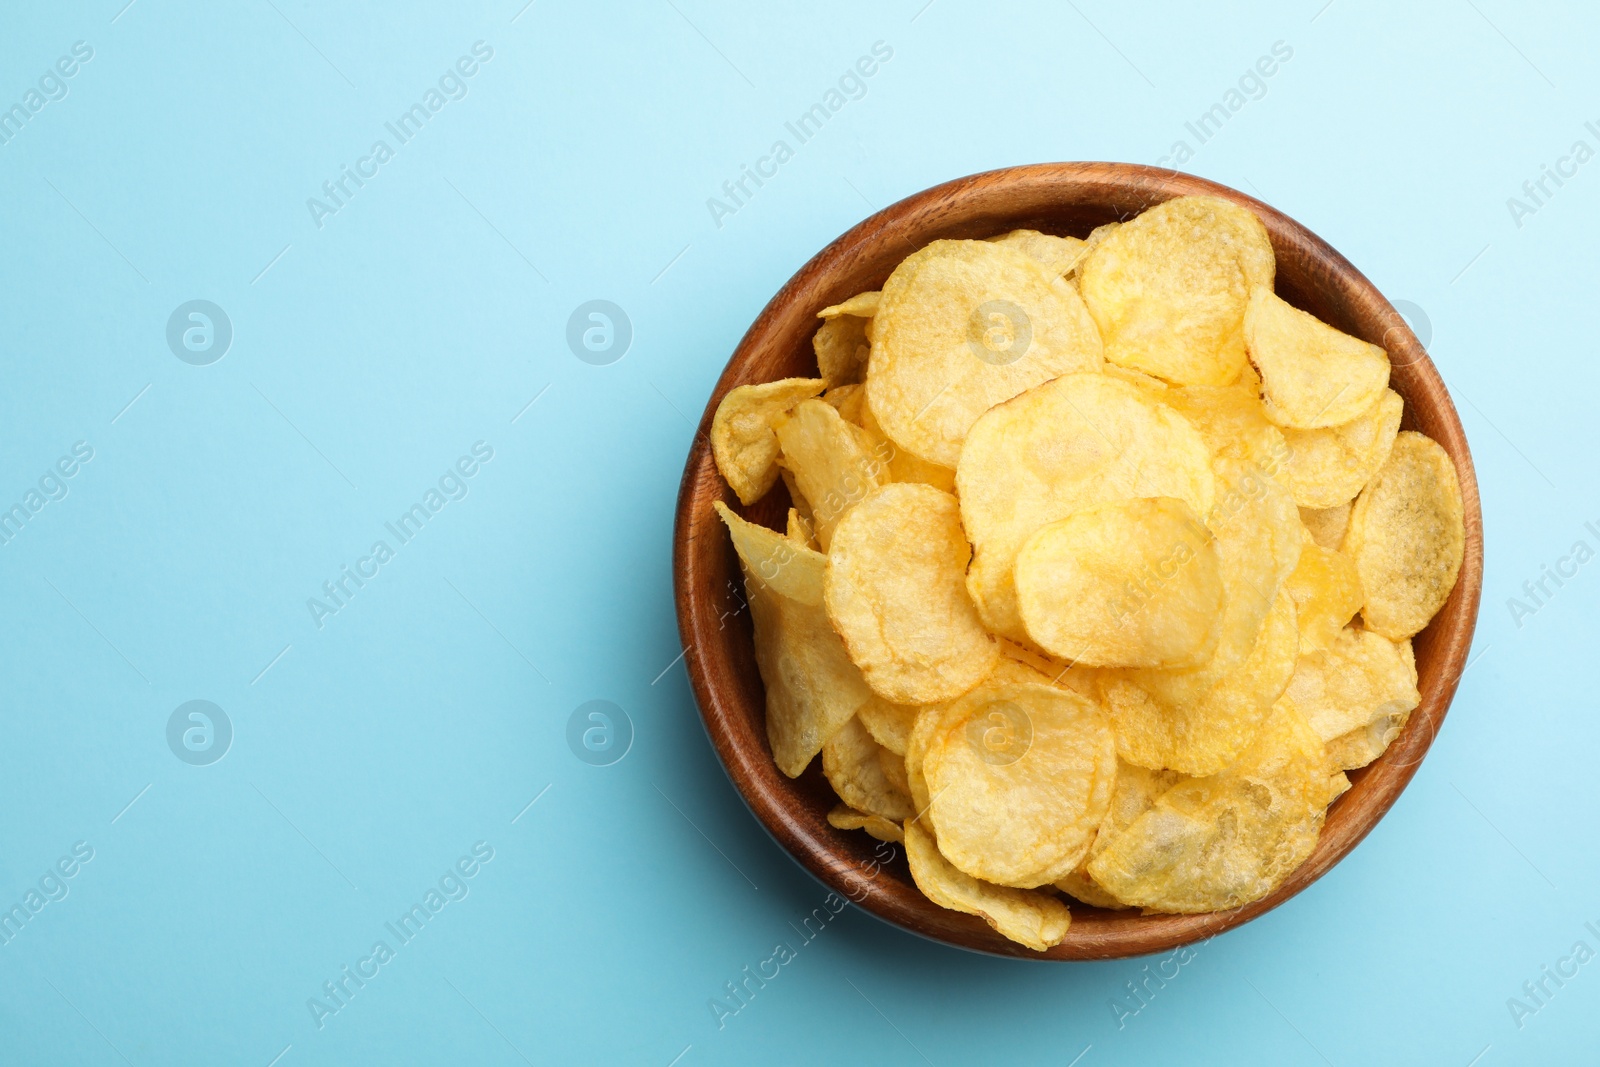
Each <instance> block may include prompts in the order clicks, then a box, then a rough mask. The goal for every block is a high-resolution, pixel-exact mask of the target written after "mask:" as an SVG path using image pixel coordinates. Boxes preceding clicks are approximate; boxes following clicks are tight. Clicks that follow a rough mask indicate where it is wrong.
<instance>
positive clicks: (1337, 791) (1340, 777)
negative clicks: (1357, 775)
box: [1328, 765, 1364, 804]
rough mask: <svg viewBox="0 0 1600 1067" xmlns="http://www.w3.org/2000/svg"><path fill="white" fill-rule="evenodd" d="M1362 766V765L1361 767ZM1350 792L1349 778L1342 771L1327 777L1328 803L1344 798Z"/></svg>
mask: <svg viewBox="0 0 1600 1067" xmlns="http://www.w3.org/2000/svg"><path fill="white" fill-rule="evenodd" d="M1363 766H1364V765H1363ZM1349 791H1350V776H1349V775H1347V774H1345V773H1344V772H1343V771H1334V772H1333V773H1332V774H1330V775H1328V803H1329V804H1332V803H1333V802H1334V801H1335V800H1338V799H1339V798H1340V797H1342V796H1344V795H1345V794H1346V793H1348V792H1349Z"/></svg>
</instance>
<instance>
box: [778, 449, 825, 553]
mask: <svg viewBox="0 0 1600 1067" xmlns="http://www.w3.org/2000/svg"><path fill="white" fill-rule="evenodd" d="M778 474H779V475H781V476H782V477H783V488H784V489H785V490H787V491H788V493H789V504H790V506H791V507H793V508H794V509H795V510H796V511H798V512H799V513H800V517H801V518H802V519H804V520H806V525H807V526H809V527H810V528H811V537H812V539H813V540H815V539H816V536H817V532H816V523H817V520H816V516H815V515H814V514H812V511H811V502H810V501H809V500H807V499H806V495H805V494H804V493H802V492H801V491H800V483H799V482H797V481H795V480H794V472H793V471H791V470H790V469H789V468H787V467H784V466H781V465H780V466H779V467H778Z"/></svg>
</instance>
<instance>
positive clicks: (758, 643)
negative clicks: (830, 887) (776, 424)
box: [713, 409, 872, 778]
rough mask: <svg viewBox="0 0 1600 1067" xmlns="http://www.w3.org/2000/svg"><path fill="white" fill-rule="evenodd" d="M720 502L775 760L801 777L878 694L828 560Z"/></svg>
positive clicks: (768, 738)
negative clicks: (831, 602) (735, 557)
mask: <svg viewBox="0 0 1600 1067" xmlns="http://www.w3.org/2000/svg"><path fill="white" fill-rule="evenodd" d="M830 410H831V409H830ZM713 506H714V507H715V508H716V510H717V514H718V515H720V516H721V517H722V521H723V522H724V523H725V524H727V527H728V532H729V534H731V535H732V537H733V546H734V549H735V550H736V551H737V552H738V553H739V565H740V568H741V569H742V570H743V571H744V585H745V598H746V599H747V600H748V601H749V603H750V617H751V621H752V622H753V624H754V626H755V647H756V666H757V667H758V668H759V669H760V671H761V680H762V682H763V683H764V684H765V686H766V691H767V740H768V742H769V743H770V744H771V745H772V758H773V761H774V762H775V763H777V765H778V769H779V770H781V771H782V772H783V773H784V774H786V775H788V776H789V777H790V778H796V777H799V775H800V772H802V771H804V770H805V769H806V765H807V764H809V763H810V762H811V759H812V757H813V756H815V755H816V754H817V753H818V752H820V751H822V746H823V743H824V742H826V741H827V740H828V738H830V737H832V736H833V734H834V733H835V731H837V730H838V729H839V728H840V727H842V726H843V725H844V724H845V723H846V722H848V721H849V720H850V718H851V716H853V715H854V714H855V711H856V709H857V708H859V707H860V706H861V705H862V704H864V703H866V701H867V699H868V697H869V696H871V692H872V691H871V690H870V689H868V688H867V683H866V682H865V681H864V680H862V677H861V671H860V670H858V669H857V668H856V665H855V664H854V663H851V662H850V656H849V654H848V653H847V652H845V649H844V642H843V641H841V640H840V639H839V635H838V634H836V633H835V632H834V630H833V627H832V626H831V625H830V624H829V622H828V615H827V612H826V611H825V610H824V609H823V606H822V586H823V575H824V572H825V571H826V569H827V559H826V557H824V556H823V555H822V554H821V553H820V552H813V551H812V550H811V549H809V548H805V547H803V546H801V545H796V544H795V543H794V542H792V541H790V540H789V539H788V538H787V537H784V536H782V535H780V534H779V533H777V532H776V531H774V530H768V529H766V528H765V527H762V526H757V525H755V524H754V523H751V522H746V521H745V520H744V519H741V518H740V517H739V516H737V515H735V514H734V513H733V512H732V511H731V510H730V509H729V508H728V506H727V505H726V504H724V503H722V501H720V500H719V501H717V502H716V503H715V504H714V505H713Z"/></svg>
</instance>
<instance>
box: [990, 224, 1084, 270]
mask: <svg viewBox="0 0 1600 1067" xmlns="http://www.w3.org/2000/svg"><path fill="white" fill-rule="evenodd" d="M988 240H990V241H995V242H998V243H999V244H1006V245H1012V246H1013V247H1015V248H1016V249H1018V250H1019V251H1021V252H1024V253H1026V254H1027V255H1028V256H1029V257H1030V258H1032V259H1033V260H1034V261H1036V262H1037V263H1038V264H1039V265H1040V266H1041V267H1043V268H1044V269H1045V270H1047V271H1049V272H1050V273H1051V274H1052V275H1056V276H1060V275H1064V274H1067V273H1069V272H1071V270H1072V268H1073V267H1076V266H1077V265H1078V261H1079V260H1080V259H1082V258H1083V253H1084V249H1085V247H1087V246H1086V245H1085V244H1084V242H1083V241H1082V240H1080V239H1078V238H1076V237H1053V236H1051V235H1050V234H1048V233H1040V232H1039V231H1038V230H1012V231H1011V232H1010V233H1003V234H1001V235H1000V236H999V237H990V238H988Z"/></svg>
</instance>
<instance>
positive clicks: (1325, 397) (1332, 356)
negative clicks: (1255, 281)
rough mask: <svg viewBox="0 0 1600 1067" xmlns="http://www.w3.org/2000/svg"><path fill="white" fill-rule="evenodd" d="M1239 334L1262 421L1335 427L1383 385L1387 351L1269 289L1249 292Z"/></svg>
mask: <svg viewBox="0 0 1600 1067" xmlns="http://www.w3.org/2000/svg"><path fill="white" fill-rule="evenodd" d="M1244 330H1245V341H1246V343H1247V344H1248V346H1249V349H1250V358H1251V360H1252V361H1254V363H1255V365H1256V368H1257V369H1258V370H1259V371H1261V387H1262V389H1263V390H1264V392H1265V394H1266V395H1265V398H1264V403H1265V404H1266V411H1267V418H1269V419H1271V420H1272V421H1273V422H1275V423H1277V424H1278V425H1279V426H1287V427H1293V428H1294V429H1297V430H1315V429H1317V428H1318V427H1322V426H1339V425H1341V424H1343V423H1346V422H1349V421H1351V420H1352V419H1356V418H1359V417H1361V415H1362V414H1364V413H1365V412H1367V411H1369V410H1370V409H1371V408H1372V406H1373V405H1374V404H1376V403H1377V402H1378V398H1379V397H1380V396H1382V395H1383V391H1384V389H1385V388H1386V387H1387V386H1388V385H1389V354H1388V353H1387V352H1385V351H1384V350H1383V349H1381V348H1379V347H1378V346H1377V345H1371V344H1368V343H1367V342H1365V341H1363V340H1361V339H1360V338H1356V337H1351V336H1350V335H1349V334H1347V333H1340V332H1339V331H1338V330H1335V329H1334V328H1333V327H1332V326H1329V325H1328V324H1327V323H1325V322H1323V321H1322V320H1320V319H1318V318H1317V317H1316V316H1315V315H1308V314H1306V313H1305V312H1304V311H1301V310H1300V309H1299V308H1296V307H1291V306H1290V305H1289V304H1287V303H1285V302H1284V301H1283V300H1282V299H1281V298H1279V297H1278V296H1277V294H1275V293H1273V291H1272V289H1271V288H1270V287H1269V286H1261V287H1259V288H1257V289H1256V290H1255V292H1253V293H1252V294H1251V296H1250V309H1249V311H1247V312H1246V313H1245V319H1244ZM1291 444H1292V442H1291Z"/></svg>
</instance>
